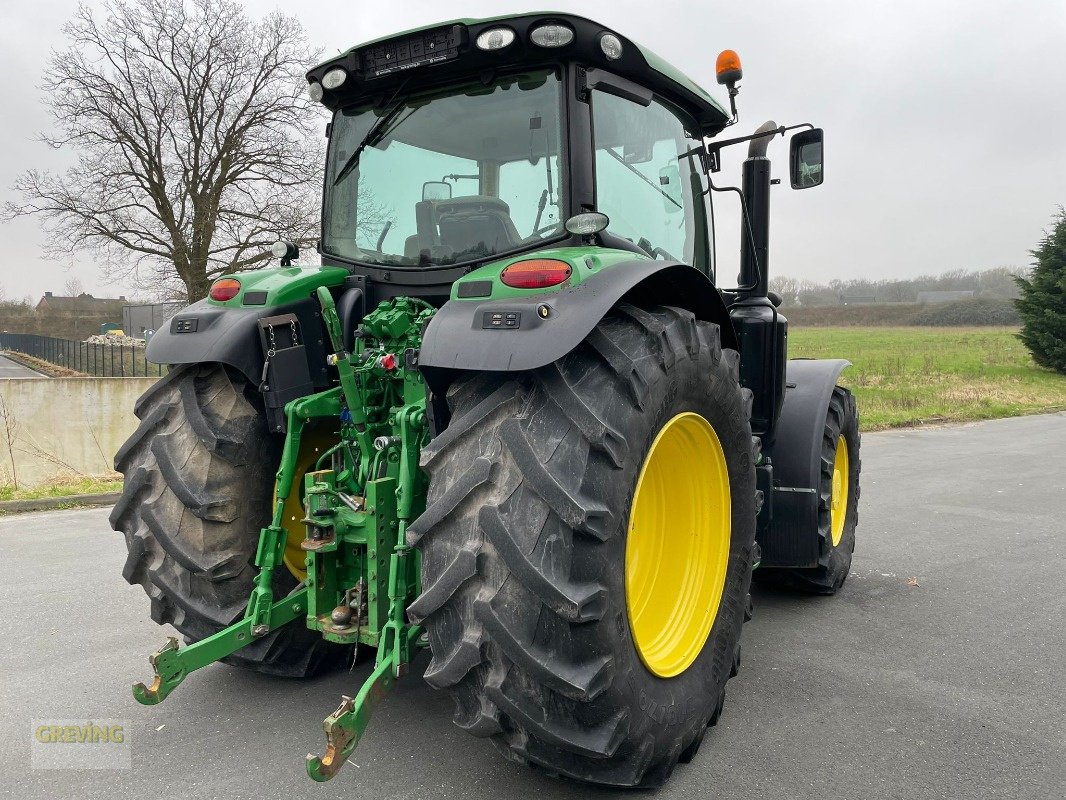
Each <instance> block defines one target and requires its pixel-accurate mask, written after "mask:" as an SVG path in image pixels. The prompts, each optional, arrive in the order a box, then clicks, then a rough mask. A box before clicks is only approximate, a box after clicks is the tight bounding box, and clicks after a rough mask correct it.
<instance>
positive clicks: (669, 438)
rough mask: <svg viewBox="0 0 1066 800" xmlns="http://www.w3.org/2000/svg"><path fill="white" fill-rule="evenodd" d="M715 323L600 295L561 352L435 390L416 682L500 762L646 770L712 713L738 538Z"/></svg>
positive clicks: (726, 396)
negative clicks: (439, 410) (422, 676)
mask: <svg viewBox="0 0 1066 800" xmlns="http://www.w3.org/2000/svg"><path fill="white" fill-rule="evenodd" d="M738 362H739V359H738V356H737V353H736V352H734V351H732V350H722V348H721V344H720V339H719V331H718V328H717V326H715V325H712V324H710V323H706V322H700V321H697V320H695V319H694V318H693V317H692V315H691V314H689V313H688V312H685V311H681V310H679V309H675V308H656V309H653V310H642V309H639V308H635V307H633V306H627V305H623V306H620V307H619V308H618V309H617V310H616V311H615V312H614V313H612V314H611V315H609V316H608V317H607V318H605V319H604V320H603V321H602V322H601V323H600V324H599V325H598V326H597V327H596V328H595V329H594V330H593V332H592V333H591V334H590V335H589V336H588V338H587V339H586V340H585V341H584V342H583V343H582V344H581V345H580V346H579V347H578V348H577V349H576V350H575V351H573V352H572V353H570V354H569V355H567V356H565V357H563V358H562V359H560V360H559V361H557V362H555V363H553V364H551V365H549V366H547V367H544V368H541V369H539V370H536V371H534V372H531V373H528V374H522V375H519V376H508V375H494V374H482V375H474V376H472V377H467V378H464V379H461V380H459V381H458V382H457V383H456V384H455V385H454V386H453V387H452V390H451V391H450V393H449V400H450V404H451V408H452V421H451V425H450V427H449V428H448V429H447V430H445V431H444V432H443V433H442V434H441V435H440V436H438V437H437V438H436V439H435V440H434V441H433V442H431V443H430V445H429V447H428V448H426V450H425V451H424V453H423V461H422V463H423V467H424V468H425V470H426V471H427V472H428V473H429V475H430V487H429V496H428V506H427V509H426V511H425V513H424V514H423V515H422V517H420V518H419V519H418V520H417V521H416V522H415V523H414V525H412V528H411V531H410V536H409V541H410V543H412V544H413V545H415V546H416V547H417V548H418V549H419V550H420V551H421V553H422V584H423V589H424V591H423V594H422V595H421V596H420V597H419V598H418V599H417V600H416V601H415V603H413V604H412V606H411V607H410V613H411V615H412V617H413V618H414V619H416V620H421V621H423V622H424V624H425V626H426V629H427V631H428V634H429V643H430V647H431V651H432V654H433V659H432V661H431V663H430V665H429V667H428V669H427V671H426V680H427V681H429V683H430V684H431V685H433V686H436V687H446V688H448V689H450V691H451V693H452V695H453V697H454V699H455V701H456V713H455V722H456V723H457V724H458V725H459V726H460V727H462V728H465V729H466V730H468V731H469V732H471V733H473V734H475V735H477V736H485V737H491V738H492V739H493V740H494V741H495V742H496V743H497V744H498V745H499V746H500V748H501V749H502V750H503V751H504V752H505V753H506V754H508V755H509V756H510V757H512V758H515V759H518V760H521V761H523V762H527V763H531V764H535V765H538V766H541V767H544V768H546V769H547V770H549V771H551V772H555V773H560V774H563V775H567V776H570V777H573V778H577V779H581V780H585V781H589V782H593V783H600V784H608V785H615V786H658V785H660V784H662V783H663V782H664V781H665V780H666V778H667V777H668V776H669V775H670V773H671V771H672V770H673V768H674V766H675V764H676V763H677V762H678V761H679V760H687V759H688V758H690V757H691V756H692V754H693V753H694V752H695V749H696V748H697V747H698V746H699V742H700V740H701V739H702V737H703V733H704V731H705V730H706V728H707V726H708V725H709V724H713V723H714V722H715V721H716V720H717V718H718V714H719V713H720V711H721V706H722V701H723V698H724V693H725V684H726V681H727V680H728V678H729V677H730V676H731V674H734V673H735V670H736V666H737V664H738V663H739V638H740V629H741V626H742V623H743V621H744V613H745V609H746V605H747V595H748V588H749V582H750V576H751V563H752V550H753V542H754V534H755V515H756V508H755V477H754V459H753V452H752V437H751V430H750V426H749V422H748V418H749V413H750V398H751V395H750V393H749V392H747V391H746V390H744V389H741V387H740V385H739V380H738Z"/></svg>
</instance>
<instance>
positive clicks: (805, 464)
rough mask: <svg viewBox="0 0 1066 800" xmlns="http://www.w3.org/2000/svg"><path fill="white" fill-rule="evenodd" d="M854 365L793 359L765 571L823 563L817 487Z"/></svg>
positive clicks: (775, 459) (774, 455) (764, 524)
mask: <svg viewBox="0 0 1066 800" xmlns="http://www.w3.org/2000/svg"><path fill="white" fill-rule="evenodd" d="M850 365H851V362H850V361H845V360H843V359H824V360H808V359H793V360H791V361H789V362H788V367H787V368H786V372H785V374H786V378H785V402H784V404H783V405H782V407H781V416H780V417H779V419H778V422H777V428H776V432H775V435H774V443H773V447H772V449H771V451H770V452H769V453H768V454H767V455H769V456H770V460H771V462H772V464H773V496H772V497H770V498H767V500H769V502H768V503H766V504H765V507H766V508H767V510H769V511H770V516H769V519H763V520H760V525H759V529H758V536H757V540H758V542H759V545H760V547H761V548H762V565H763V566H765V567H786V566H787V567H814V566H817V565H818V556H819V541H818V538H819V537H818V489H819V483H820V481H821V458H822V433H823V431H824V429H825V417H826V413H827V412H828V410H829V400H830V398H831V397H832V396H833V389H834V388H835V387H836V385H837V379H838V378H839V377H840V373H841V372H842V371H843V370H844V368H845V367H848V366H850Z"/></svg>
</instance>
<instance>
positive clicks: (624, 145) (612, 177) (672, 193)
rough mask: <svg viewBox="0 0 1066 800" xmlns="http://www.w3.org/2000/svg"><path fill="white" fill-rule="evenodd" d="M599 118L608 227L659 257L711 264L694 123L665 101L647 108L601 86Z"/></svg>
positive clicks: (596, 128) (596, 104) (601, 190)
mask: <svg viewBox="0 0 1066 800" xmlns="http://www.w3.org/2000/svg"><path fill="white" fill-rule="evenodd" d="M592 120H593V139H594V147H595V152H596V210H597V211H600V212H602V213H604V214H606V215H607V216H608V217H609V218H610V224H609V225H608V228H607V230H608V232H610V233H613V234H614V235H615V236H621V237H624V238H626V239H629V240H630V241H631V242H633V243H634V244H636V245H638V246H639V247H640V248H641V249H642V250H644V251H645V252H646V253H648V255H650V256H653V257H655V258H662V259H671V260H677V261H683V262H685V263H687V264H692V265H693V266H696V267H699V268H701V269H704V270H709V269H710V264H709V249H708V242H707V230H708V220H707V213H706V209H707V206H706V201H705V199H704V196H703V190H704V186H705V178H704V176H703V172H702V169H701V162H700V159H699V156H698V155H694V154H693V153H692V152H691V151H694V150H695V149H696V148H698V147H701V146H702V140H701V139H700V138H699V137H698V136H697V135H694V134H691V133H689V131H690V130H691V131H694V130H696V127H695V124H694V123H691V122H688V121H684V120H683V118H682V117H681V115H679V114H678V113H676V112H675V111H674V110H673V109H672V108H670V107H668V106H667V105H666V104H664V103H661V102H660V101H659V100H658V99H653V100H652V102H651V105H649V106H642V105H640V104H638V103H635V102H633V101H631V100H625V99H623V98H620V97H616V96H615V95H612V94H608V93H606V92H602V91H596V92H594V93H593V99H592Z"/></svg>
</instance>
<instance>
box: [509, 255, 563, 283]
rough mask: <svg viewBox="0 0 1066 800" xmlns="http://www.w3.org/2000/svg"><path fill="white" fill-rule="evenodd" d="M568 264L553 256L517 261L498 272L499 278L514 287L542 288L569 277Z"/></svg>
mask: <svg viewBox="0 0 1066 800" xmlns="http://www.w3.org/2000/svg"><path fill="white" fill-rule="evenodd" d="M571 272H573V270H572V269H570V265H569V264H567V263H566V262H565V261H557V260H556V259H554V258H531V259H530V260H529V261H518V262H516V263H514V264H511V266H509V267H507V269H505V270H504V271H503V272H501V273H500V280H501V281H503V282H504V284H506V285H507V286H511V287H513V288H515V289H543V288H545V287H547V286H557V285H558V284H560V283H562V282H563V281H565V280H566V279H567V278H569V277H570V273H571Z"/></svg>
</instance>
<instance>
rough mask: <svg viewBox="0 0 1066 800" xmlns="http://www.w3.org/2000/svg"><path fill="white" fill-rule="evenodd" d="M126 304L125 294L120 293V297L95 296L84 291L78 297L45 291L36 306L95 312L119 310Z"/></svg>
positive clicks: (54, 309)
mask: <svg viewBox="0 0 1066 800" xmlns="http://www.w3.org/2000/svg"><path fill="white" fill-rule="evenodd" d="M125 304H126V296H125V295H119V296H118V297H93V296H92V295H91V294H89V293H88V292H83V293H82V294H79V295H78V296H77V297H63V296H62V295H57V294H52V293H51V292H45V293H44V297H42V298H41V299H40V300H38V301H37V306H36V308H37V309H41V308H48V309H51V310H53V311H69V312H79V311H80V312H93V311H111V310H118V309H119V308H121V307H122V306H124V305H125Z"/></svg>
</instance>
